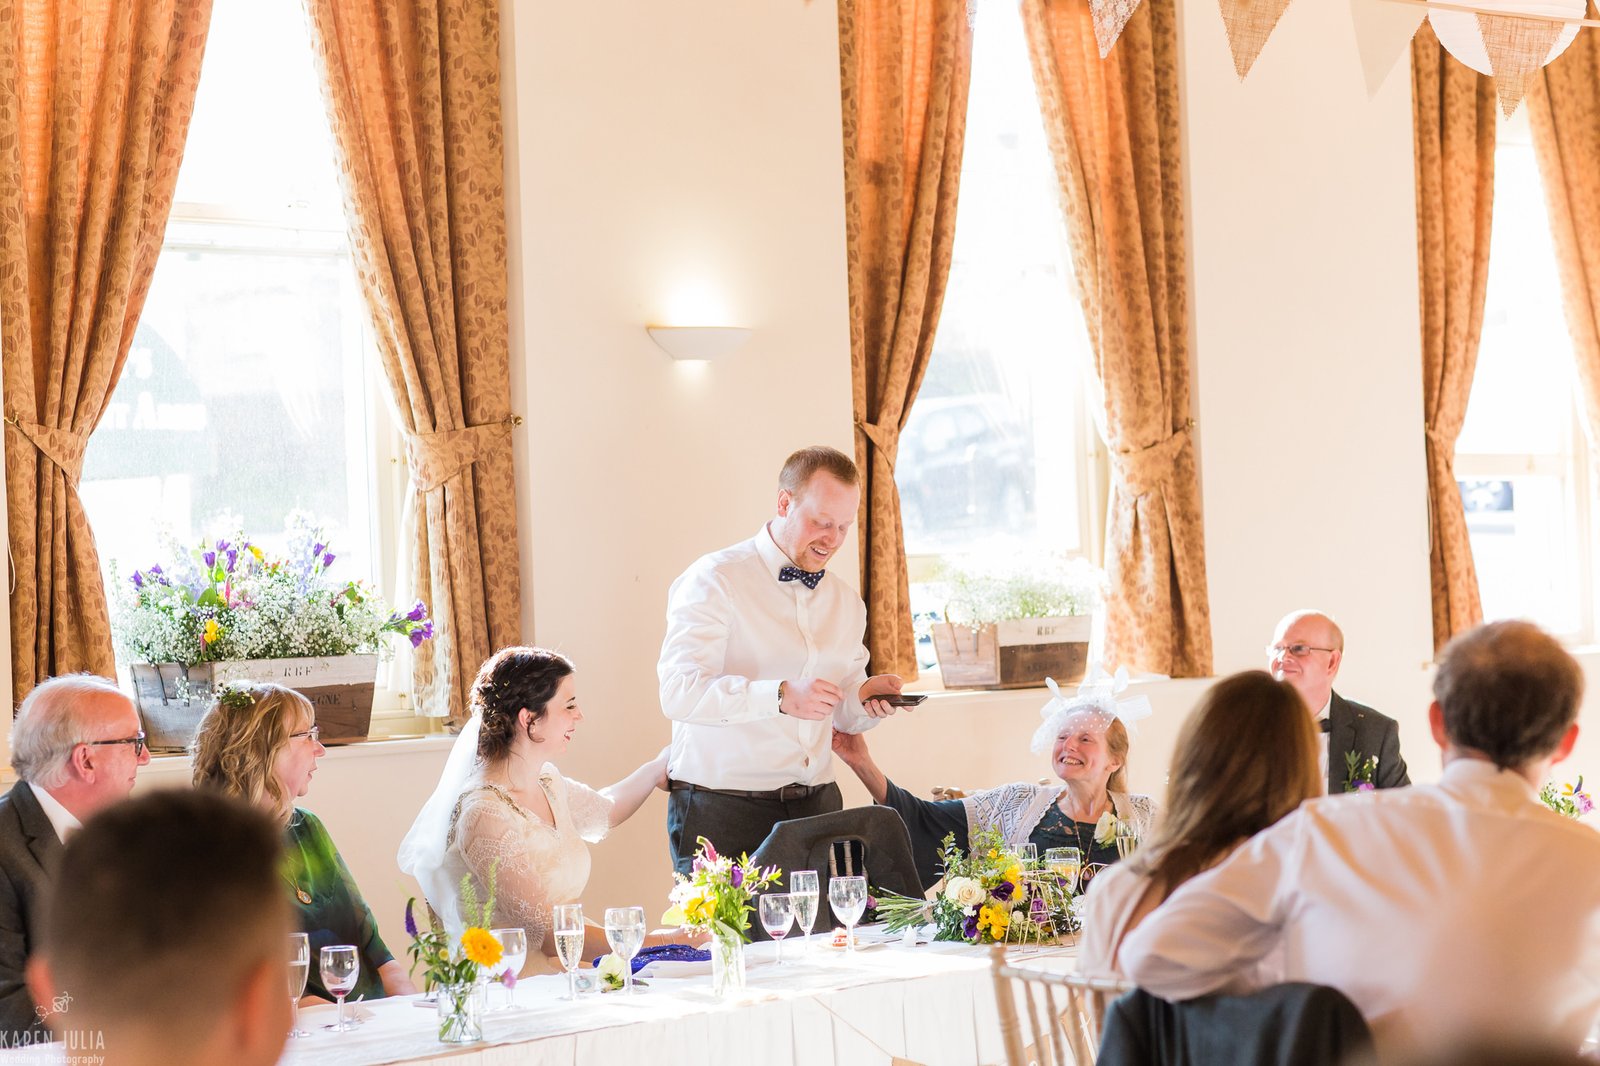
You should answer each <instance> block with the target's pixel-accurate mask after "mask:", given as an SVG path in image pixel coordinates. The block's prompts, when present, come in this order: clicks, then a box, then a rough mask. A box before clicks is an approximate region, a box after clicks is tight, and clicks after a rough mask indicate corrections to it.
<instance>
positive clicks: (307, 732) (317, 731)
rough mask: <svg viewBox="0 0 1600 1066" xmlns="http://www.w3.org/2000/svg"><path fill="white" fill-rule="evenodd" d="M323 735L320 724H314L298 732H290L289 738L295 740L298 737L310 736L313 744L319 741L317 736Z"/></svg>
mask: <svg viewBox="0 0 1600 1066" xmlns="http://www.w3.org/2000/svg"><path fill="white" fill-rule="evenodd" d="M321 735H322V730H321V728H319V727H318V726H312V727H311V728H310V729H302V730H300V732H298V733H290V734H289V739H290V740H293V739H295V738H296V737H310V738H311V742H312V743H313V744H315V743H316V742H317V738H318V737H320V736H321Z"/></svg>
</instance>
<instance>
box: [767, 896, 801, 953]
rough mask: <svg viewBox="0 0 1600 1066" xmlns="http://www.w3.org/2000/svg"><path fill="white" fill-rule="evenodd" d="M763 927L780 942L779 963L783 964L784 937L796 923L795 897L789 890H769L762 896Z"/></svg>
mask: <svg viewBox="0 0 1600 1066" xmlns="http://www.w3.org/2000/svg"><path fill="white" fill-rule="evenodd" d="M760 910H761V928H763V929H765V930H766V931H767V935H768V936H770V937H771V938H772V939H773V940H776V941H777V942H778V965H779V966H782V965H783V938H784V937H786V936H788V935H789V927H790V926H791V925H793V924H794V899H793V898H792V897H791V896H790V895H789V893H787V892H768V893H767V894H766V895H764V896H762V897H761V903H760Z"/></svg>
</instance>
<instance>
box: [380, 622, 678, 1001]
mask: <svg viewBox="0 0 1600 1066" xmlns="http://www.w3.org/2000/svg"><path fill="white" fill-rule="evenodd" d="M575 680H576V678H575V675H574V674H573V668H572V663H571V662H569V661H568V660H567V659H566V658H565V657H564V656H561V655H558V654H557V653H555V652H551V651H545V650H543V649H540V648H521V647H514V648H505V649H503V650H501V651H499V652H497V653H496V654H495V655H494V656H492V657H491V658H490V659H489V661H488V662H486V663H484V664H483V667H482V669H480V670H479V671H478V677H477V679H476V680H475V681H474V682H473V686H472V695H471V706H472V712H473V715H472V719H471V721H470V722H469V724H468V727H467V728H466V729H465V730H463V732H462V734H461V736H460V737H459V738H458V739H457V741H456V745H455V749H454V750H453V751H452V752H451V756H450V760H449V763H448V764H447V765H446V767H445V771H444V774H443V775H442V777H441V779H440V782H439V787H438V789H437V790H436V791H435V792H434V795H433V798H432V799H430V800H429V801H428V803H427V805H426V806H424V807H423V810H422V813H421V814H419V815H418V816H417V820H416V823H415V824H413V825H412V827H411V831H410V832H409V833H408V834H407V835H406V839H405V841H404V842H403V843H402V844H401V846H400V866H401V868H402V869H403V870H406V871H407V872H408V873H412V874H414V875H415V876H416V878H417V880H418V881H419V882H421V884H422V888H423V892H424V893H425V894H426V896H427V898H428V902H429V904H430V905H431V906H432V907H433V909H434V912H435V913H436V914H438V915H439V917H440V919H441V920H442V921H443V922H444V924H445V927H446V928H447V929H449V930H450V931H451V932H452V934H455V933H459V932H460V930H461V928H462V927H463V925H464V922H463V920H462V915H461V908H460V899H459V897H460V886H461V880H462V878H463V877H464V876H470V877H471V878H472V880H473V884H474V886H475V887H476V889H477V891H478V893H479V896H480V898H483V897H484V895H485V894H486V893H487V890H488V879H489V871H490V870H491V869H493V870H494V871H495V906H494V924H495V926H496V927H506V926H521V927H522V928H523V929H525V930H526V931H527V934H528V965H527V966H526V967H525V968H524V971H523V972H524V973H542V972H552V971H554V970H556V969H557V968H558V967H557V965H556V963H555V962H554V956H555V953H556V952H555V939H554V937H552V936H551V935H550V920H551V908H552V907H553V906H555V905H556V904H558V903H578V902H580V901H581V897H582V895H583V890H584V886H585V885H586V884H587V883H588V881H589V848H588V845H589V844H593V843H598V842H599V841H600V840H601V839H603V838H604V837H605V835H606V834H607V833H608V832H609V831H610V829H611V827H612V826H615V825H620V824H621V823H622V822H624V821H626V820H627V819H628V817H629V816H630V815H632V814H633V813H634V812H635V811H637V810H638V809H639V807H640V805H641V804H643V803H644V801H645V800H646V799H647V798H648V797H649V795H650V793H651V791H652V790H654V789H656V788H661V789H665V788H666V782H667V753H666V750H665V749H663V750H662V751H661V753H660V754H659V755H657V756H656V757H655V758H654V759H651V760H650V761H649V762H647V763H645V764H644V765H642V766H640V767H639V768H638V769H636V770H635V771H633V773H631V774H629V775H628V776H627V777H625V778H623V779H622V780H621V781H618V782H617V783H616V784H614V785H611V786H609V787H607V788H603V789H600V790H599V791H596V790H594V789H592V788H590V787H589V786H588V785H585V784H583V783H581V782H578V781H572V780H569V779H567V778H565V777H563V776H562V775H561V772H560V771H559V770H557V769H556V767H555V764H554V760H556V759H559V758H560V757H561V756H562V755H563V754H564V753H565V752H566V750H567V745H568V744H569V743H571V741H572V736H573V733H574V732H575V731H576V730H577V727H578V723H579V722H581V721H582V720H583V712H582V711H581V710H579V708H578V697H577V691H576V687H575ZM590 933H591V935H590V937H589V938H588V941H587V942H586V943H585V946H584V947H585V950H584V957H586V958H592V957H593V956H594V955H597V954H604V953H605V952H606V951H608V950H609V948H608V947H607V946H606V943H605V936H604V933H603V931H602V930H600V929H599V928H595V927H592V924H591V929H590ZM656 939H657V938H653V937H652V938H647V940H646V943H653V942H655V941H656Z"/></svg>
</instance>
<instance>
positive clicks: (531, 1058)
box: [0, 942, 1074, 1066]
mask: <svg viewBox="0 0 1600 1066" xmlns="http://www.w3.org/2000/svg"><path fill="white" fill-rule="evenodd" d="M797 947H798V945H797V944H795V943H790V944H789V945H788V948H787V950H786V952H785V956H784V965H783V966H781V967H779V966H775V965H773V963H772V957H773V950H772V945H770V944H756V945H751V946H750V947H749V948H748V949H747V955H746V958H747V963H748V965H747V984H748V987H747V989H746V991H745V993H744V994H743V995H742V996H740V997H738V998H737V999H735V1000H732V1001H720V1000H716V999H713V997H712V995H711V979H710V977H709V976H700V977H691V978H677V979H664V978H656V979H653V980H651V981H650V982H649V988H646V989H640V990H639V991H638V992H636V993H635V994H634V995H633V996H632V997H627V996H623V995H621V994H619V993H615V992H607V993H604V994H595V993H590V994H586V995H583V996H581V997H580V998H579V1000H578V1001H577V1002H576V1003H571V1002H568V1001H566V1000H563V999H561V998H560V997H561V996H562V995H564V994H565V992H566V978H565V977H560V976H552V977H534V978H528V979H525V980H524V981H523V982H522V983H521V985H520V986H519V987H518V989H517V1002H518V1007H517V1009H515V1010H511V1011H491V1012H489V1013H488V1014H486V1015H485V1016H484V1026H483V1029H484V1042H483V1043H479V1044H471V1045H467V1046H465V1047H462V1048H451V1047H448V1046H446V1045H444V1044H441V1043H440V1042H439V1040H438V1030H437V1019H436V1016H435V1012H434V1010H433V1008H432V1006H431V1005H429V1006H427V1007H426V1008H423V1007H419V1006H417V1005H416V1004H415V1003H414V1000H413V999H412V998H411V997H406V998H397V999H386V1000H379V1001H377V1002H374V1003H364V1004H362V1005H361V1008H362V1010H363V1011H364V1012H367V1013H369V1014H370V1018H368V1020H367V1021H366V1022H365V1024H363V1025H361V1026H360V1027H359V1028H358V1029H356V1030H354V1031H353V1032H348V1033H331V1032H327V1031H325V1030H323V1029H322V1027H321V1024H322V1023H323V1022H325V1021H330V1020H332V1016H333V1013H332V1012H333V1008H332V1007H331V1006H328V1007H316V1008H312V1009H310V1010H306V1011H302V1012H301V1025H302V1027H304V1028H307V1029H310V1030H312V1032H313V1035H312V1036H310V1037H307V1038H303V1039H299V1040H292V1041H290V1042H289V1046H288V1047H286V1048H285V1049H284V1055H283V1058H282V1059H281V1060H280V1063H281V1064H282V1066H377V1064H380V1063H391V1062H405V1063H410V1064H416V1066H429V1064H437V1066H510V1064H512V1063H516V1064H519V1066H521V1064H530V1066H600V1064H604V1066H629V1064H639V1066H654V1064H657V1063H659V1064H674V1063H682V1064H683V1066H718V1064H724V1063H726V1064H748V1063H750V1062H759V1063H760V1064H761V1066H815V1064H817V1063H839V1064H841V1066H896V1064H897V1063H904V1062H910V1063H914V1064H919V1066H946V1064H949V1066H958V1064H959V1066H972V1064H974V1063H995V1062H1000V1061H1002V1060H1003V1058H1004V1055H1003V1051H1002V1047H1001V1043H1000V1030H999V1025H998V1023H997V1021H996V1019H995V1011H994V986H993V982H992V980H991V978H990V976H989V960H988V949H986V948H969V947H965V946H963V945H957V944H927V945H922V946H919V947H915V948H911V947H906V946H902V945H900V944H889V945H882V946H877V947H872V948H869V949H867V950H864V951H861V952H859V953H857V954H856V955H855V956H854V957H850V956H847V955H845V954H844V953H843V952H839V951H836V950H834V949H832V948H829V947H826V946H823V945H822V944H821V943H820V942H818V943H816V944H815V945H814V946H813V947H812V948H811V949H810V950H809V951H808V952H806V953H805V954H804V955H803V956H802V955H801V953H800V952H799V951H798V950H797ZM1073 954H1074V953H1073V952H1071V951H1070V950H1062V949H1054V950H1047V951H1044V952H1039V953H1035V954H1033V955H1032V956H1031V958H1033V959H1035V960H1037V964H1038V965H1039V966H1041V967H1043V968H1049V969H1057V970H1060V969H1066V970H1070V969H1071V968H1072V966H1073V965H1074V959H1073V957H1072V956H1073ZM1028 957H1029V956H1024V958H1028ZM500 1002H502V1000H501V994H500V990H499V989H498V988H492V989H490V1003H491V1006H493V1005H497V1004H499V1003H500ZM70 1054H71V1052H70V1051H69V1050H67V1049H63V1048H61V1047H60V1045H49V1046H47V1047H45V1048H35V1049H31V1050H28V1051H10V1052H6V1053H3V1054H0V1063H30V1064H39V1066H44V1064H61V1063H66V1062H70V1061H71V1059H70ZM79 1054H82V1051H80V1052H79Z"/></svg>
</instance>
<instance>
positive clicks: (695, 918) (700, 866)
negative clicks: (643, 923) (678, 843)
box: [661, 837, 782, 996]
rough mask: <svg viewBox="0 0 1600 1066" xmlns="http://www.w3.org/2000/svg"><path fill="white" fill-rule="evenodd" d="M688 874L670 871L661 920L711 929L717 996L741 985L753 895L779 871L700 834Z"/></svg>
mask: <svg viewBox="0 0 1600 1066" xmlns="http://www.w3.org/2000/svg"><path fill="white" fill-rule="evenodd" d="M698 844H699V847H698V848H697V849H696V851H695V856H694V866H693V869H692V870H691V871H690V874H689V876H688V877H684V876H683V875H682V874H676V875H674V877H675V879H676V883H675V884H674V885H673V887H672V895H671V899H672V906H671V907H669V908H668V909H667V912H666V914H664V915H663V916H662V918H661V923H662V924H663V925H677V926H686V927H687V928H690V929H693V930H696V931H698V932H703V933H710V934H711V943H710V944H708V945H707V947H708V948H709V949H710V951H711V985H712V991H713V992H714V993H715V994H716V995H719V996H726V995H731V994H733V993H735V992H737V991H739V990H740V989H742V988H744V946H745V944H747V943H749V942H750V935H749V929H750V912H751V911H752V910H753V909H754V902H753V901H754V900H755V898H756V895H757V894H758V893H759V892H760V891H761V890H762V889H763V888H766V887H768V886H770V885H772V884H774V883H775V882H776V881H777V880H778V878H779V877H781V876H782V871H780V870H779V869H778V868H777V867H776V866H768V867H765V868H762V867H760V866H757V865H755V864H754V863H752V862H751V861H750V856H748V855H740V856H739V857H738V858H737V859H733V858H730V857H729V856H726V855H719V854H717V849H716V848H715V847H713V846H712V844H711V841H709V840H707V839H706V838H705V837H700V838H699V840H698Z"/></svg>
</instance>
